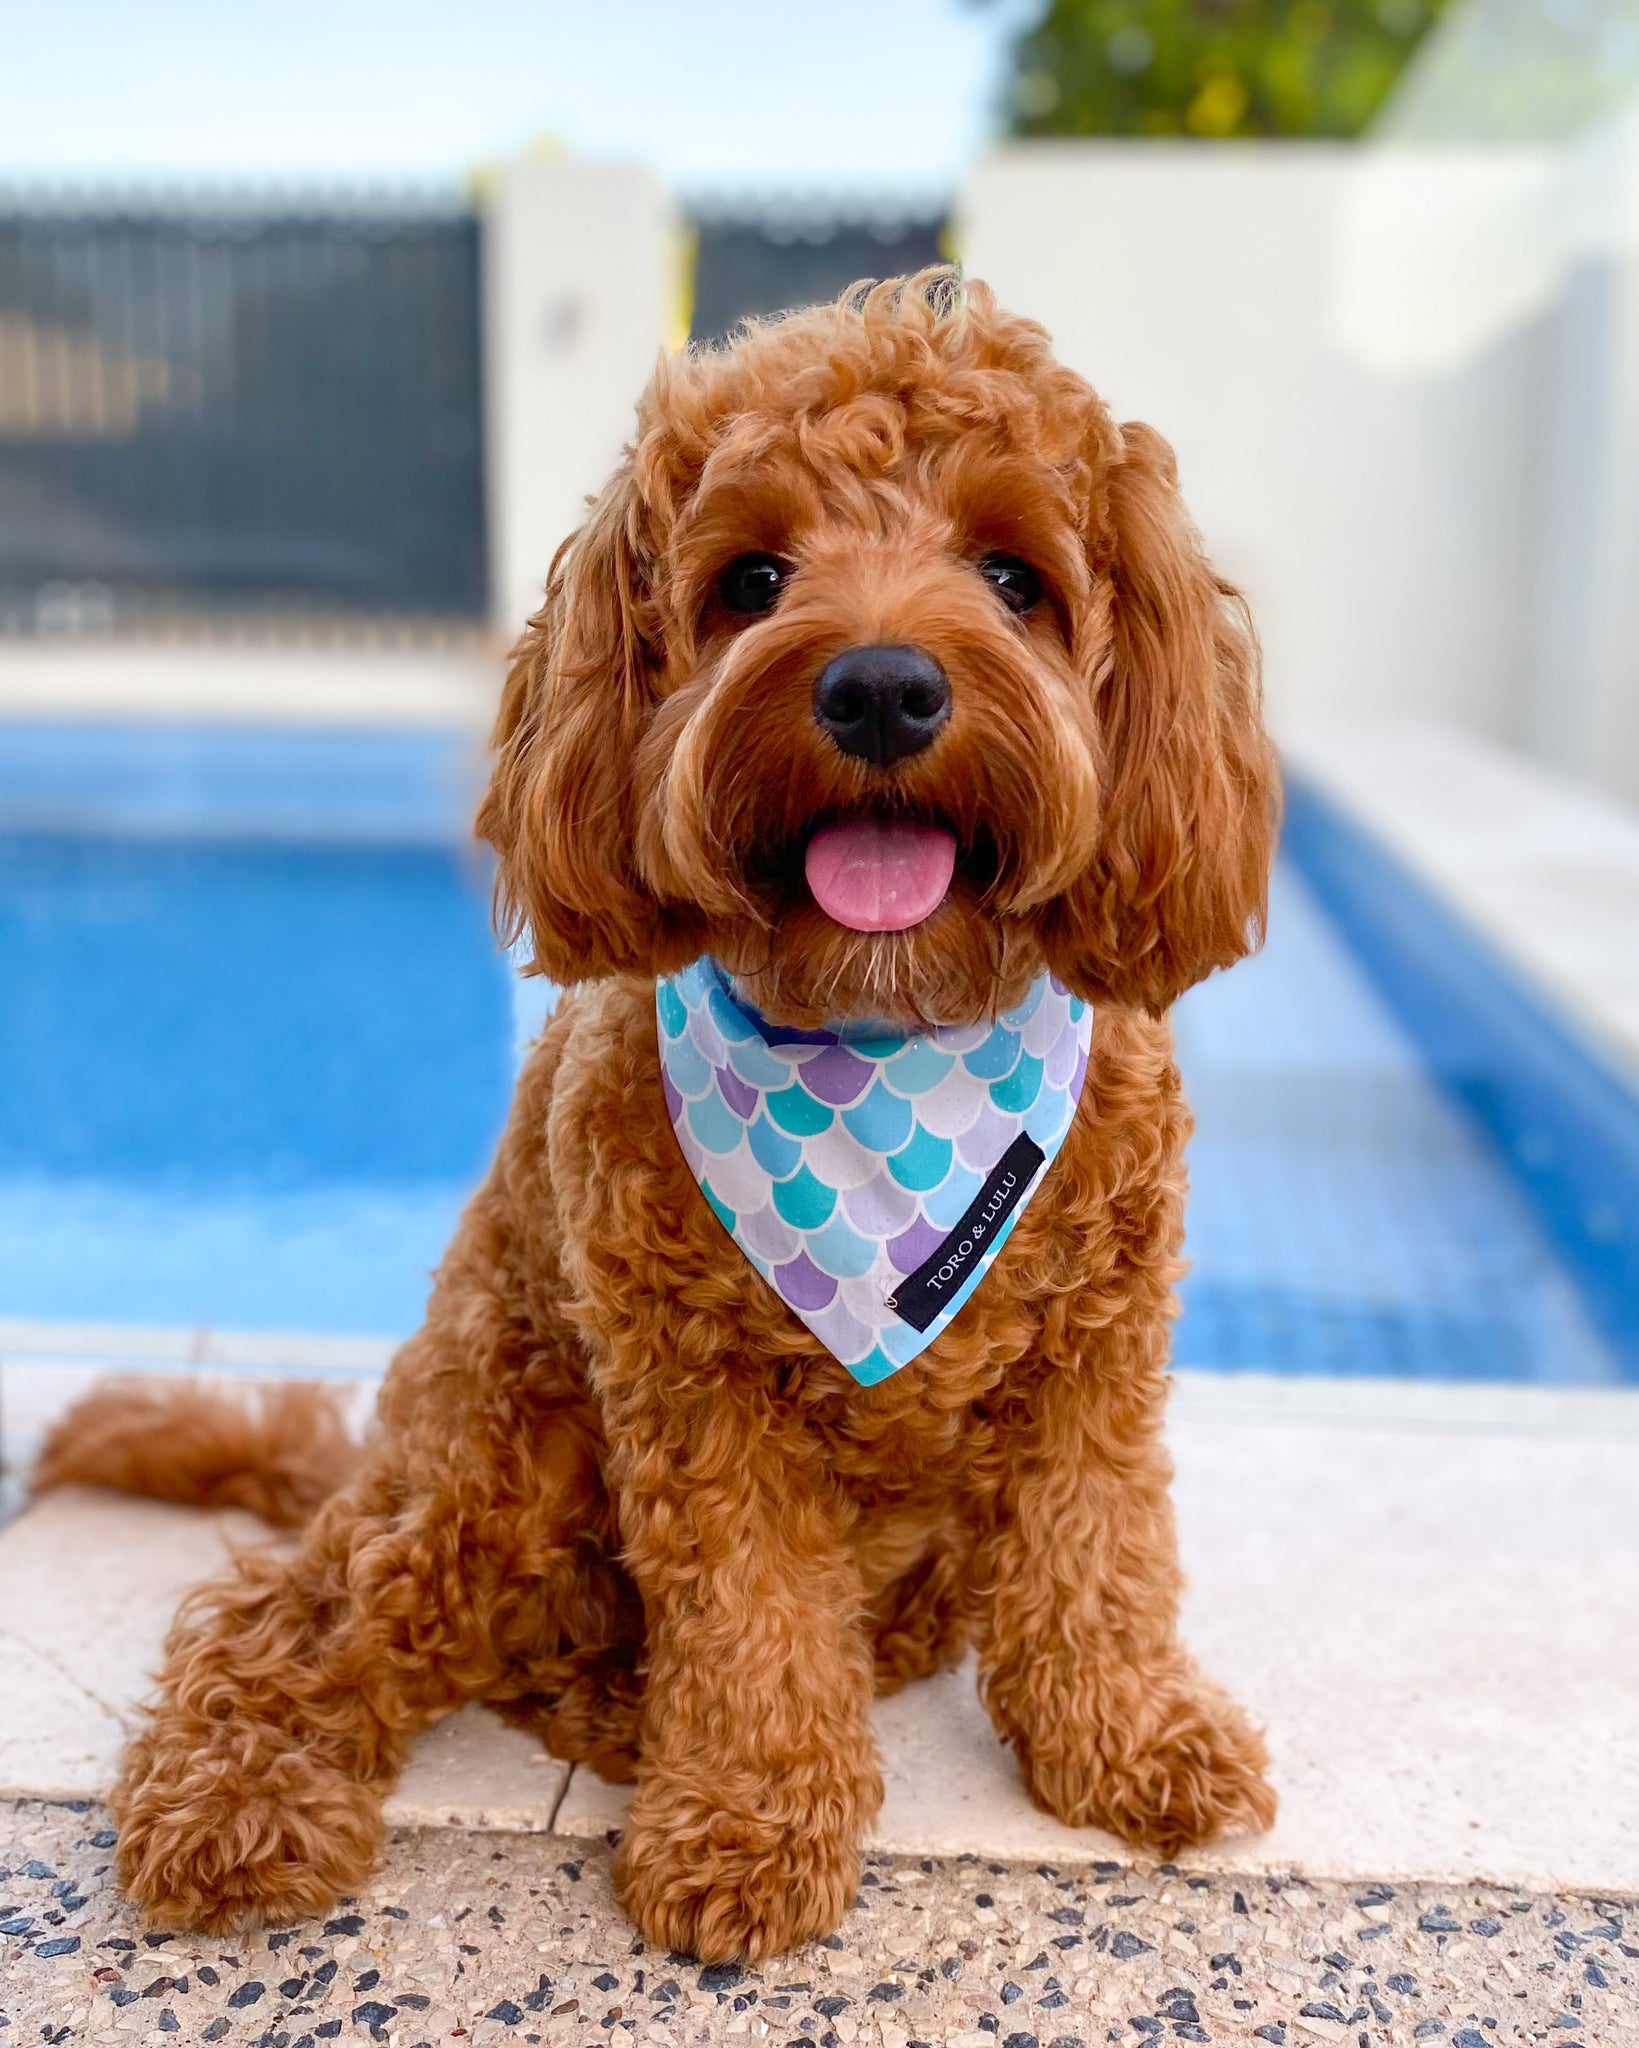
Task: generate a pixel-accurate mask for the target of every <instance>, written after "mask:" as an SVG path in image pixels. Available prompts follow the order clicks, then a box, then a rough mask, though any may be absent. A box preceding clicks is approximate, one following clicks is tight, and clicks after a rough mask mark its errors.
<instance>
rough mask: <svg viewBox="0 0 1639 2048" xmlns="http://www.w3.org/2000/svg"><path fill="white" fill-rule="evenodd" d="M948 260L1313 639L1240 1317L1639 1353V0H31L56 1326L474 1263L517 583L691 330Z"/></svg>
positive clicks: (1602, 1369) (531, 596)
mask: <svg viewBox="0 0 1639 2048" xmlns="http://www.w3.org/2000/svg"><path fill="white" fill-rule="evenodd" d="M941 258H951V259H954V260H956V261H959V262H960V263H961V264H962V265H963V266H964V268H965V269H966V271H967V272H968V274H969V275H971V276H976V277H981V278H984V279H986V280H988V281H989V282H990V283H991V284H992V285H993V286H994V287H995V289H996V290H997V292H998V294H999V295H1000V297H1001V298H1002V300H1003V301H1004V302H1005V303H1007V304H1008V305H1010V306H1012V307H1013V308H1015V309H1017V310H1018V311H1021V312H1024V313H1028V314H1030V315H1032V316H1034V317H1036V318H1037V319H1039V320H1041V321H1043V322H1044V323H1045V325H1046V326H1047V327H1048V328H1049V330H1050V331H1051V333H1052V335H1053V337H1054V340H1055V343H1056V345H1057V347H1058V349H1059V352H1060V354H1061V355H1062V356H1063V357H1064V358H1065V359H1066V360H1067V361H1069V362H1070V363H1071V364H1073V365H1074V366H1075V367H1076V368H1077V369H1079V370H1081V371H1082V372H1084V373H1085V374H1086V375H1087V376H1088V377H1089V378H1091V379H1092V381H1093V382H1094V383H1095V384H1096V385H1097V386H1098V388H1099V389H1100V390H1101V391H1102V392H1103V393H1104V394H1105V395H1106V396H1107V397H1108V399H1109V400H1110V402H1111V403H1112V405H1113V406H1114V408H1115V410H1116V412H1117V414H1118V416H1120V417H1123V418H1134V417H1136V418H1143V419H1146V420H1149V421H1150V422H1152V423H1153V424H1154V425H1156V426H1157V427H1158V428H1160V430H1161V431H1162V432H1163V433H1165V434H1166V435H1167V436H1168V437H1169V439H1171V440H1172V441H1173V443H1174V444H1175V446H1176V448H1177V451H1178V455H1179V461H1180V468H1181V475H1182V481H1183V486H1184V491H1185V495H1186V497H1187V499H1188V501H1189V503H1190V506H1191V508H1192V510H1193V513H1194V515H1195V517H1196V519H1197V520H1198V522H1199V524H1200V526H1201V528H1202V531H1203V533H1204V535H1205V538H1206V541H1207V544H1208V546H1209V548H1210V549H1211V551H1212V553H1213V555H1214V557H1215V558H1216V560H1217V561H1218V562H1219V564H1220V565H1221V567H1222V568H1223V569H1224V571H1225V572H1226V573H1227V574H1228V575H1229V576H1231V577H1232V578H1233V579H1235V580H1236V581H1237V582H1239V583H1240V584H1242V585H1243V586H1244V587H1245V589H1246V590H1247V591H1248V593H1249V594H1250V596H1251V598H1252V601H1253V605H1254V609H1255V612H1256V615H1257V618H1258V621H1259V625H1260V629H1261V632H1262V635H1263V639H1264V644H1265V651H1266V663H1267V689H1268V698H1269V709H1270V718H1271V722H1272V725H1273V727H1274V730H1275V732H1276V735H1277V738H1278V739H1279V741H1280V743H1281V746H1282V750H1283V754H1284V757H1285V761H1286V766H1287V770H1288V774H1289V778H1290V784H1291V797H1290V809H1289V819H1288V826H1287V833H1286V840H1285V845H1284V850H1283V856H1282V862H1281V867H1280V871H1279V873H1278V875H1277V878H1276V886H1275V892H1274V916H1273V923H1272V931H1271V938H1270V943H1269V946H1268V948H1267V950H1266V951H1265V953H1264V954H1263V955H1262V956H1261V957H1260V958H1259V959H1258V960H1256V961H1254V962H1251V963H1248V964H1247V965H1245V966H1243V967H1241V968H1238V969H1237V970H1235V972H1234V973H1233V974H1231V975H1229V976H1227V977H1217V978H1215V979H1214V980H1213V981H1212V982H1211V983H1209V984H1208V985H1206V986H1205V987H1204V988H1202V989H1201V990H1199V991H1197V992H1195V993H1194V994H1192V995H1191V996H1190V997H1189V998H1187V999H1186V1001H1185V1003H1184V1004H1183V1005H1181V1006H1180V1009H1179V1012H1178V1015H1177V1026H1178V1036H1179V1045H1180V1056H1181V1059H1182V1062H1183V1064H1184V1067H1185V1070H1186V1078H1187V1081H1188V1083H1189V1086H1190V1089H1191V1092H1192V1096H1193V1099H1194V1101H1195V1104H1196V1108H1197V1112H1198V1117H1199V1131H1198V1135H1197V1138H1196V1141H1195V1145H1194V1149H1193V1152H1192V1175H1193V1182H1194V1196H1193V1202H1192V1208H1191V1221H1190V1242H1189V1252H1190V1256H1191V1258H1192V1261H1193V1271H1192V1273H1191V1276H1190V1279H1189V1281H1188V1282H1187V1285H1186V1294H1185V1298H1186V1312H1185V1314H1184V1317H1183V1320H1182V1322H1181V1324H1180V1327H1179V1333H1178V1340H1177V1347H1176V1352H1177V1359H1178V1362H1179V1363H1180V1364H1182V1365H1184V1366H1193V1367H1201V1368H1207V1369H1212V1370H1237V1371H1243V1372H1263V1373H1275V1374H1285V1375H1303V1374H1328V1375H1331V1374H1348V1375H1360V1376H1390V1377H1400V1378H1406V1377H1416V1378H1436V1379H1438V1378H1447V1379H1500V1380H1516V1381H1551V1382H1558V1383H1561V1384H1597V1383H1609V1382H1616V1381H1621V1380H1630V1381H1639V1096H1636V1089H1639V820H1636V815H1635V809H1634V807H1635V805H1636V804H1639V0H1445V4H1443V5H1442V4H1440V0H1049V4H1043V0H988V4H985V0H971V4H970V0H887V4H884V0H872V4H867V0H831V4H830V5H828V6H827V7H825V8H824V9H823V10H821V9H815V8H798V7H783V8H770V7H767V6H761V7H758V6H753V5H751V4H749V0H694V4H692V5H690V6H687V7H684V6H680V5H677V4H675V0H673V4H663V0H602V4H600V5H599V6H597V7H595V8H594V7H590V6H580V5H572V4H568V0H467V4H466V5H465V6H463V7H462V8H460V9H459V10H457V9H455V8H452V7H450V6H448V5H447V4H435V0H395V4H394V5H393V6H391V7H390V8H389V7H388V6H387V5H386V4H385V0H328V4H325V5H322V6H321V5H319V4H317V0H287V4H284V5H282V6H280V7H279V8H278V9H273V8H271V7H265V6H260V5H247V6H242V7H239V8H233V9H224V8H221V7H219V6H206V5H204V4H203V0H182V4H171V5H165V6H161V7H159V8H157V9H145V10H139V9H136V8H132V7H130V6H119V5H114V4H112V0H63V4H59V5H58V6H56V7H55V8H52V9H43V8H35V9H30V10H27V11H26V12H17V13H15V14H14V16H13V18H11V19H10V20H9V21H8V26H7V51H6V60H5V64H4V66H3V67H0V1352H4V1351H5V1350H6V1349H7V1347H8V1346H9V1347H10V1349H11V1350H12V1351H13V1352H18V1351H26V1352H30V1353H31V1354H32V1353H33V1352H36V1351H45V1350H50V1349H51V1347H52V1346H53V1344H56V1343H57V1342H58V1338H59V1336H61V1340H62V1342H63V1343H64V1344H67V1345H68V1346H69V1347H70V1348H72V1347H73V1346H74V1345H78V1346H79V1347H80V1348H81V1350H86V1349H87V1348H90V1349H95V1350H96V1351H97V1352H98V1353H99V1355H107V1354H109V1353H110V1351H111V1349H116V1348H117V1347H118V1344H119V1343H126V1342H127V1341H128V1348H131V1349H133V1350H134V1351H138V1352H140V1351H142V1350H143V1349H144V1347H146V1348H147V1350H148V1351H151V1352H152V1353H153V1355H155V1356H156V1357H165V1358H175V1357H177V1356H186V1357H191V1358H206V1357H210V1358H216V1359H227V1358H231V1357H240V1358H244V1359H250V1360H253V1361H260V1362H263V1363H266V1362H268V1361H269V1360H270V1359H273V1358H274V1356H275V1353H276V1352H278V1345H277V1344H276V1343H275V1342H274V1339H273V1335H272V1334H270V1333H283V1337H282V1338H281V1339H280V1341H281V1342H282V1341H283V1339H284V1338H289V1337H291V1335H292V1333H294V1334H295V1335H296V1336H302V1335H304V1334H306V1335H309V1336H313V1337H314V1338H315V1341H317V1339H319V1338H324V1339H327V1340H328V1339H336V1340H337V1341H338V1342H339V1341H341V1340H344V1339H347V1338H349V1337H361V1338H372V1339H374V1338H383V1337H385V1338H390V1337H394V1336H398V1335H402V1334H404V1333H406V1332H407V1331H408V1330H409V1329H410V1328H412V1327H413V1326H414V1324H415V1322H416V1320H417V1318H418V1316H419V1313H420V1308H421V1305H422V1302H423V1300H424V1298H425V1293H426V1287H427V1275H428V1272H429V1270H430V1268H431V1267H432V1266H433V1264H434V1263H435V1262H436V1260H437V1258H438V1256H439V1253H440V1251H441V1249H442V1246H443V1243H444V1242H445V1240H446V1238H447V1236H448V1233H449V1230H450V1228H451V1227H452V1224H453V1221H454V1218H455V1215H456V1213H457V1211H458V1209H459V1206H460V1203H461V1201H462V1200H463V1199H464V1197H465V1194H466V1193H467V1191H469V1190H470V1188H471V1186H472V1185H473V1184H474V1182H475V1180H476V1179H477V1177H478V1176H479V1175H480V1174H481V1173H482V1171H483V1168H484V1165H485V1162H486V1159H487V1157H488V1153H489V1150H490V1147H491V1145H492V1144H493V1141H494V1138H495V1135H496V1132H497V1130H498V1128H499V1125H500V1121H501V1119H502V1117H503V1115H504V1112H505V1105H506V1100H507V1096H508V1092H509V1088H510V1082H511V1076H512V1073H513V1070H514V1064H515V1058H516V1048H517V1046H518V1044H519V1043H520V1042H521V1041H522V1040H523V1039H525V1038H527V1036H528V1034H529V1032H530V1030H531V1029H532V1028H533V1026H534V1023H535V1021H536V1020H537V1018H538V1016H539V1012H540V1002H541V997H540V993H539V992H538V991H536V990H531V989H529V988H527V987H525V986H524V985H522V984H520V983H519V981H518V979H517V977H516V976H515V975H514V974H513V973H512V971H511V967H510V963H509V962H508V961H507V960H506V959H505V958H504V957H502V956H501V955H500V954H499V953H498V952H497V950H496V948H495V945H494V942H493V940H492V938H491V935H490V932H489V926H488V891H489V877H488V872H487V869H486V867H485V865H484V862H483V860H482V859H481V857H480V855H479V853H478V851H477V850H476V849H475V848H474V847H473V845H472V843H471V840H470V815H471V807H472V803H473V798H474V791H475V788H476V786H477V781H478V778H479V776H480V775H481V772H482V759H481V756H482V741H483V736H484V732H485V729H486V725H487V720H488V718H489V715H490V713H491V711H492V708H493V704H494V700H495V695H496V691H497V688H498V683H499V676H500V671H501V663H502V658H503V655H504V650H505V647H506V645H507V643H508V641H509V639H510V638H511V636H512V635H513V634H514V633H515V632H516V630H517V628H518V626H519V624H520V622H521V621H522V619H523V618H524V617H525V616H526V615H527V613H528V611H529V610H530V609H531V608H532V605H533V603H534V601H535V599H536V596H537V594H538V592H539V589H540V586H541V583H542V580H543V577H544V573H545V569H546V566H547V563H548V562H549V560H550V558H551V556H552V554H553V551H554V550H555V548H556V546H557V544H558V542H559V541H560V539H561V538H562V537H563V535H564V534H565V533H566V532H567V531H568V530H569V529H570V528H571V527H572V526H573V525H574V524H575V523H576V520H577V516H578V511H579V508H580V506H581V504H582V503H583V501H584V498H585V495H586V493H587V492H589V491H591V490H594V489H596V488H597V486H598V485H599V484H600V482H601V481H602V479H603V477H604V476H605V475H606V474H607V472H608V470H609V469H610V467H611V465H612V464H613V462H614V460H615V459H616V456H617V454H618V451H619V448H620V445H621V442H622V440H623V438H624V435H625V433H626V430H627V424H628V421H629V418H630V414H631V407H632V404H633V401H634V399H635V397H636V395H637V393H638V391H639V389H640V388H641V386H642V384H643V382H644V381H645V379H646V377H647V375H648V373H649V371H650V369H651V367H652V365H653V363H654V361H655V359H656V356H657V354H658V353H659V352H660V351H661V350H662V349H668V348H677V347H681V346H684V345H685V344H687V343H688V342H690V341H691V340H692V341H694V342H706V341H709V340H711V339H712V338H714V337H720V336H722V335H724V334H726V333H727V332H729V331H730V330H732V328H733V326H734V325H735V323H736V322H737V321H738V320H740V319H742V318H743V317H745V316H746V315H749V314H770V313H775V312H777V311H779V310H780V309H782V308H785V307H789V306H794V305H800V304H804V303H808V302H811V301H813V300H815V299H819V298H824V297H828V296H831V295H833V294H834V293H835V292H837V291H838V290H840V289H841V288H842V287H844V286H846V285H847V284H849V283H851V282H853V281H855V280H856V279H859V278H862V277H880V276H885V275H890V274H893V273H897V272H901V271H906V270H912V269H915V268H917V267H918V266H920V265H922V264H925V263H927V262H930V261H933V260H936V259H941ZM87 1325H95V1326H98V1330H97V1333H96V1334H95V1335H91V1334H87V1333H86V1331H85V1328H84V1326H87ZM65 1332H66V1333H68V1334H67V1335H66V1336H64V1335H62V1333H65ZM120 1332H123V1333H125V1336H124V1337H120V1336H119V1333H120ZM54 1333H57V1334H55V1335H54ZM236 1346H237V1347H238V1349H237V1350H236V1349H235V1347H236ZM299 1349H300V1347H299V1346H297V1345H293V1344H286V1346H285V1350H284V1351H283V1352H278V1355H279V1356H281V1357H283V1356H289V1357H295V1356H296V1355H297V1352H298V1351H299ZM305 1355H306V1356H308V1358H309V1359H310V1360H311V1358H312V1357H314V1356H317V1355H318V1354H317V1353H316V1352H314V1351H313V1349H312V1347H311V1346H309V1349H308V1352H307V1353H306V1354H305ZM337 1355H338V1356H340V1355H341V1354H340V1353H338V1354H337Z"/></svg>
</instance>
